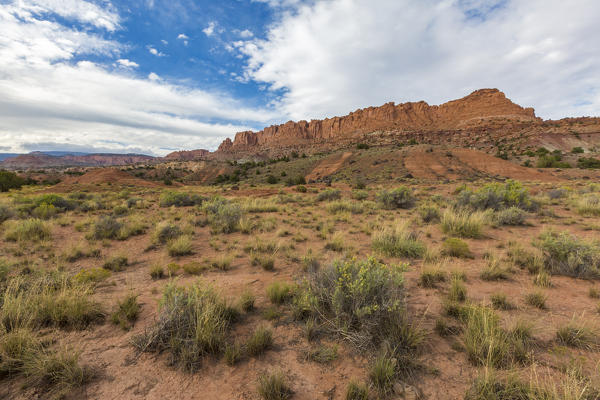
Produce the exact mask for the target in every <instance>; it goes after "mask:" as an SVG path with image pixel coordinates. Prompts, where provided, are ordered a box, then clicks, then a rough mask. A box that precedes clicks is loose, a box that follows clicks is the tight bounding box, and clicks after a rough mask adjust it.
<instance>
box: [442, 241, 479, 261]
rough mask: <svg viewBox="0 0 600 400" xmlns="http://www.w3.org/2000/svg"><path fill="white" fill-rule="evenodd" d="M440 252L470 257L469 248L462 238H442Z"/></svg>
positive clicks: (459, 256) (451, 255)
mask: <svg viewBox="0 0 600 400" xmlns="http://www.w3.org/2000/svg"><path fill="white" fill-rule="evenodd" d="M442 254H443V255H445V256H449V257H458V258H471V257H473V255H472V254H471V250H469V245H468V244H467V242H465V241H464V240H461V239H459V238H454V237H450V238H447V239H446V240H444V243H443V244H442Z"/></svg>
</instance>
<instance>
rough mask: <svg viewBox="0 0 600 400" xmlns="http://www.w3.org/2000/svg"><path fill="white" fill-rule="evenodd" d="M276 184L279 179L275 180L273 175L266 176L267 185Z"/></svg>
mask: <svg viewBox="0 0 600 400" xmlns="http://www.w3.org/2000/svg"><path fill="white" fill-rule="evenodd" d="M277 182H279V178H277V177H276V176H274V175H268V176H267V183H268V184H270V185H274V184H276V183H277Z"/></svg>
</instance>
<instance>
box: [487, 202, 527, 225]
mask: <svg viewBox="0 0 600 400" xmlns="http://www.w3.org/2000/svg"><path fill="white" fill-rule="evenodd" d="M526 217H527V215H526V213H525V211H523V210H521V209H520V208H518V207H515V206H513V207H510V208H507V209H505V210H500V211H498V212H496V213H495V214H494V222H495V223H496V224H497V225H513V226H517V225H525V222H526Z"/></svg>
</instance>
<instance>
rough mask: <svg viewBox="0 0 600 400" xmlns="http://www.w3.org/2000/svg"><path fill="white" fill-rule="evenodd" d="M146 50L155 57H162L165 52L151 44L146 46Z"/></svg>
mask: <svg viewBox="0 0 600 400" xmlns="http://www.w3.org/2000/svg"><path fill="white" fill-rule="evenodd" d="M148 51H149V52H150V54H152V55H154V56H156V57H164V56H165V54H164V53H162V52H160V51H158V50H156V49H155V48H154V47H152V46H148Z"/></svg>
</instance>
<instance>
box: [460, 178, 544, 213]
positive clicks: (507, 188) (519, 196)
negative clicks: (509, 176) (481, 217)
mask: <svg viewBox="0 0 600 400" xmlns="http://www.w3.org/2000/svg"><path fill="white" fill-rule="evenodd" d="M455 204H456V206H457V207H460V208H465V207H466V208H471V209H473V210H479V211H483V210H487V209H492V210H494V211H498V210H502V209H505V208H510V207H517V208H520V209H522V210H526V211H536V210H537V209H538V208H539V204H538V203H536V202H535V201H534V200H533V199H532V198H531V197H530V196H529V193H528V191H527V189H525V188H524V187H523V185H522V184H521V183H520V182H518V181H513V180H507V181H506V183H504V184H502V183H490V184H487V185H485V186H483V187H482V188H480V189H477V190H475V191H473V190H472V189H469V188H467V187H461V188H459V192H458V195H457V198H456V203H455Z"/></svg>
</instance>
